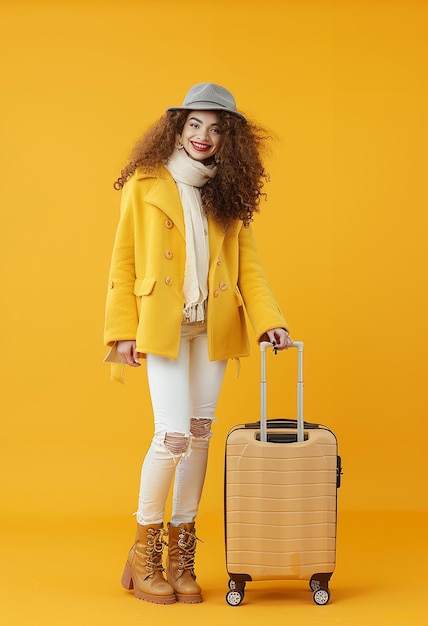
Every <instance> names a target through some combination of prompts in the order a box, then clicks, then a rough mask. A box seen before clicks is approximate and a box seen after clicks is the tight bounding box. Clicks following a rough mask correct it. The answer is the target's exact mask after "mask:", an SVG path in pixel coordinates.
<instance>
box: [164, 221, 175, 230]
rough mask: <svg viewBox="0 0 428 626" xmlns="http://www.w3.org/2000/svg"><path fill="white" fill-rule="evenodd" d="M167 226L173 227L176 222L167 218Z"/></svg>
mask: <svg viewBox="0 0 428 626" xmlns="http://www.w3.org/2000/svg"><path fill="white" fill-rule="evenodd" d="M165 226H166V227H167V228H172V227H173V226H174V224H173V223H172V222H171V220H166V222H165Z"/></svg>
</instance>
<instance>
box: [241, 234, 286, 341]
mask: <svg viewBox="0 0 428 626" xmlns="http://www.w3.org/2000/svg"><path fill="white" fill-rule="evenodd" d="M238 287H239V290H240V292H241V295H242V299H243V301H244V305H245V309H246V311H247V314H248V317H249V320H250V322H251V325H252V327H253V329H254V332H255V335H256V337H257V339H258V340H259V341H262V340H263V339H264V338H265V337H264V335H265V333H266V331H268V330H270V329H271V328H285V329H286V330H288V325H287V322H286V320H285V318H284V316H283V314H282V312H281V309H280V308H279V306H278V304H277V302H276V300H275V298H274V295H273V293H272V291H271V289H270V287H269V284H268V281H267V278H266V275H265V273H264V271H263V268H262V265H261V261H260V257H259V254H258V252H257V247H256V243H255V239H254V233H253V229H252V228H251V226H250V227H248V228H244V227H243V228H241V231H240V233H239V280H238Z"/></svg>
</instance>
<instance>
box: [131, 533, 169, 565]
mask: <svg viewBox="0 0 428 626" xmlns="http://www.w3.org/2000/svg"><path fill="white" fill-rule="evenodd" d="M167 534H168V532H167V531H166V530H165V529H164V528H158V529H156V530H155V529H153V528H149V529H148V531H147V544H146V551H145V554H144V553H142V552H138V551H137V550H135V554H137V555H138V556H139V557H141V558H142V559H144V560H145V562H146V570H147V572H148V573H149V574H153V572H155V571H160V572H164V571H165V570H164V567H163V565H162V552H163V547H164V546H166V545H167V543H166V541H165V540H164V537H165V535H167Z"/></svg>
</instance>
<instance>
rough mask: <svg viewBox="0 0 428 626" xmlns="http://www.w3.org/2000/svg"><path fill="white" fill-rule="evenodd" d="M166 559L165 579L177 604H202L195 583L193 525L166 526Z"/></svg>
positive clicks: (200, 595) (194, 537) (199, 592)
mask: <svg viewBox="0 0 428 626" xmlns="http://www.w3.org/2000/svg"><path fill="white" fill-rule="evenodd" d="M168 531H169V532H168V537H169V538H168V557H167V568H166V577H167V580H168V582H169V583H170V585H172V586H173V588H174V591H175V596H176V598H177V600H178V601H179V602H187V603H188V604H196V603H197V602H202V594H201V588H200V586H199V585H198V583H197V582H196V575H195V551H196V542H197V541H198V538H197V537H196V535H195V523H194V522H192V523H190V524H180V525H179V526H171V524H168Z"/></svg>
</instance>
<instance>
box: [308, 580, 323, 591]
mask: <svg viewBox="0 0 428 626" xmlns="http://www.w3.org/2000/svg"><path fill="white" fill-rule="evenodd" d="M309 587H310V588H311V589H312V591H318V589H321V583H320V581H319V580H317V579H316V578H311V580H310V582H309Z"/></svg>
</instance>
